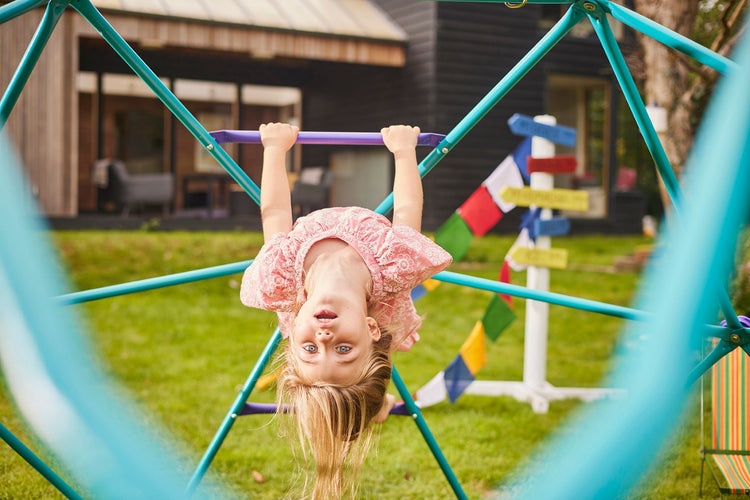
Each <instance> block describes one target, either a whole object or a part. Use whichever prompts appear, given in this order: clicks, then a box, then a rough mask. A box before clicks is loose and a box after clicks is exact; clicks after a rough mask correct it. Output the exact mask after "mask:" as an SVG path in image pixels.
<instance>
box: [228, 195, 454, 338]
mask: <svg viewBox="0 0 750 500" xmlns="http://www.w3.org/2000/svg"><path fill="white" fill-rule="evenodd" d="M328 238H336V239H339V240H341V241H343V242H345V243H346V244H348V245H349V246H351V247H352V248H353V249H354V250H356V252H357V253H358V254H359V255H360V256H361V257H362V260H363V261H364V262H365V264H366V265H367V268H368V269H369V270H370V274H371V275H372V295H371V299H370V311H371V314H372V317H373V318H375V320H376V321H377V322H378V325H379V326H380V327H381V328H384V329H386V330H387V331H388V332H390V333H391V335H392V336H393V343H392V346H393V347H397V348H398V349H399V350H402V351H406V350H408V349H410V348H411V346H412V345H414V342H416V341H417V340H419V336H418V335H417V330H418V329H419V327H420V326H421V325H422V320H421V318H420V317H419V315H418V314H417V311H416V309H415V308H414V304H413V302H412V300H411V296H410V292H411V289H412V288H414V287H415V286H417V285H419V284H420V283H422V282H423V281H425V280H426V279H428V278H430V277H431V276H433V275H435V274H437V273H438V272H440V271H442V270H444V269H445V268H446V267H448V265H449V264H450V263H451V256H450V254H449V253H448V252H446V251H445V250H443V249H442V248H441V247H440V246H439V245H437V244H436V243H434V242H433V241H431V240H430V239H429V238H427V237H425V236H424V235H422V234H421V233H419V232H418V231H415V230H414V229H412V228H410V227H408V226H404V225H396V226H393V225H392V224H391V222H390V221H389V220H388V219H387V218H386V217H384V216H382V215H380V214H377V213H375V212H373V211H371V210H367V209H365V208H359V207H347V208H344V207H336V208H326V209H323V210H318V211H316V212H313V213H311V214H310V215H308V216H306V217H301V218H299V219H298V220H297V222H296V223H295V224H294V227H293V228H292V230H291V231H290V232H288V233H277V234H275V235H274V236H273V237H271V239H270V240H269V241H267V242H266V243H265V244H264V245H263V248H261V250H260V252H259V253H258V256H257V257H256V258H255V260H254V261H253V263H252V264H251V265H250V266H249V267H248V268H247V269H246V270H245V274H244V276H243V278H242V288H241V290H240V299H241V300H242V303H243V304H245V305H246V306H249V307H257V308H259V309H266V310H269V311H275V312H276V313H278V316H279V327H280V329H281V333H282V335H283V337H284V338H287V337H288V336H289V333H290V332H291V326H292V321H293V320H294V317H295V315H296V313H297V311H298V310H299V308H300V307H301V306H302V304H303V302H304V297H305V292H304V286H303V284H304V283H303V280H304V276H303V265H304V263H305V257H306V256H307V253H308V252H309V250H310V248H311V247H312V246H313V245H314V244H315V243H317V242H319V241H322V240H324V239H328Z"/></svg>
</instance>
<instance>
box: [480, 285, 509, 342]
mask: <svg viewBox="0 0 750 500" xmlns="http://www.w3.org/2000/svg"><path fill="white" fill-rule="evenodd" d="M515 319H516V314H515V313H514V312H513V311H511V309H510V307H508V304H507V303H506V302H505V301H504V300H503V299H501V298H500V296H499V295H497V294H495V295H493V296H492V299H491V300H490V303H489V305H488V306H487V309H486V310H485V311H484V316H482V325H484V334H485V335H487V337H488V338H490V339H491V340H492V341H493V342H494V341H496V340H497V338H498V337H499V336H500V334H501V333H503V330H505V329H506V328H508V326H509V325H510V324H511V323H513V321H514V320H515Z"/></svg>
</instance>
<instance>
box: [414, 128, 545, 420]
mask: <svg viewBox="0 0 750 500" xmlns="http://www.w3.org/2000/svg"><path fill="white" fill-rule="evenodd" d="M530 154H531V138H529V137H527V138H525V139H524V140H523V141H522V142H521V144H520V145H519V146H518V147H517V148H516V150H515V151H514V152H513V153H512V154H510V155H508V156H507V157H506V158H505V159H504V160H503V161H502V162H501V163H500V164H499V165H498V166H497V167H496V168H495V170H494V171H493V172H492V174H490V176H489V177H487V179H485V181H484V182H483V183H482V185H481V186H480V187H479V188H477V189H476V191H474V193H472V194H471V196H469V198H467V199H466V201H465V202H464V203H463V204H462V205H461V206H460V207H459V208H458V209H457V210H456V211H455V212H454V213H453V214H452V215H451V216H450V218H448V220H447V221H446V222H445V223H444V224H443V225H442V226H441V227H440V228H439V229H438V230H437V231H436V232H435V242H436V243H437V244H438V245H440V246H441V247H443V248H444V249H445V250H446V251H447V252H448V253H450V254H451V256H452V257H453V260H454V262H455V261H458V260H460V259H461V258H463V256H464V255H465V254H466V251H467V250H468V249H469V245H470V243H471V239H472V238H473V237H474V236H480V237H481V236H484V235H485V234H486V233H487V232H488V231H489V230H490V229H492V228H493V227H494V226H495V224H497V223H498V222H499V221H500V220H501V219H502V217H503V213H506V212H509V211H510V210H513V208H515V204H513V203H507V202H505V201H504V200H503V199H502V198H501V197H500V190H501V189H502V188H503V187H506V186H510V187H523V185H524V179H526V180H527V181H528V173H527V171H526V159H527V157H528V156H529V155H530ZM534 218H535V214H533V213H532V214H530V215H528V216H527V219H528V220H526V225H527V226H528V225H529V224H531V225H533V221H534ZM529 231H530V229H527V228H525V227H523V228H522V230H521V234H519V237H518V238H517V239H516V242H515V243H514V244H513V246H512V247H511V250H512V249H513V248H514V247H516V246H524V247H528V246H533V243H532V241H531V239H530V238H529ZM509 253H510V251H509ZM511 268H513V269H514V270H518V271H521V270H523V269H525V268H526V267H525V266H520V265H519V264H517V263H514V262H513V261H512V259H510V258H509V257H508V256H506V257H505V260H504V262H503V266H502V268H501V269H500V277H499V280H500V281H501V282H502V283H510V269H511ZM439 284H440V282H439V281H437V280H433V279H430V280H427V281H425V282H424V283H422V284H420V285H418V286H417V287H415V288H414V289H412V291H411V297H412V300H417V299H418V298H420V297H423V296H424V295H425V294H427V292H428V291H432V290H434V289H435V288H436V287H437V286H438V285H439ZM512 307H513V301H512V299H511V297H510V296H509V295H506V294H499V293H498V294H493V296H492V299H491V300H490V302H489V304H488V305H487V309H486V310H485V312H484V315H483V316H482V319H481V320H480V321H477V322H476V324H475V325H474V328H473V329H472V331H471V333H470V334H469V336H468V337H467V338H466V340H465V341H464V343H463V345H462V346H461V348H460V349H459V353H458V356H456V358H455V359H454V360H453V361H452V362H451V363H450V365H448V366H447V367H446V368H445V370H443V371H441V372H440V373H438V374H437V375H435V377H433V378H432V380H430V381H429V382H428V383H427V384H425V385H424V386H423V387H422V388H421V389H419V390H418V391H417V393H416V402H417V405H419V407H420V408H426V407H428V406H432V405H434V404H437V403H440V402H441V401H444V400H445V399H446V397H448V398H449V399H450V401H451V403H455V401H456V400H457V399H458V398H459V397H460V396H461V394H462V393H463V392H464V391H465V390H466V388H467V387H468V386H469V385H470V384H471V383H472V382H473V381H474V376H475V375H476V374H477V373H478V372H479V370H481V369H482V368H483V367H484V366H485V365H486V364H487V352H486V346H485V337H487V338H489V339H490V340H492V341H493V342H494V341H495V340H497V339H498V337H499V336H500V334H501V333H502V332H503V331H504V330H505V329H506V328H507V327H508V326H509V325H510V324H511V323H512V322H513V321H514V320H515V319H516V315H515V313H514V312H513V311H512V310H511V308H512Z"/></svg>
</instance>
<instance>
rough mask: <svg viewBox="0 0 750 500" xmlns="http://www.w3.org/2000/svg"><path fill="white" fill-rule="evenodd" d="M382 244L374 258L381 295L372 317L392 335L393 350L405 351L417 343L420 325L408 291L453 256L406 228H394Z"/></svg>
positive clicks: (433, 273) (375, 298) (400, 226)
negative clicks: (377, 267) (379, 277)
mask: <svg viewBox="0 0 750 500" xmlns="http://www.w3.org/2000/svg"><path fill="white" fill-rule="evenodd" d="M382 243H383V244H381V245H379V248H380V251H379V252H378V254H377V255H376V261H377V263H378V266H379V267H380V271H381V273H380V274H381V279H382V285H381V287H380V293H381V296H380V297H373V300H374V301H375V302H376V305H375V306H374V308H373V311H372V314H373V317H375V319H376V320H377V321H378V324H380V325H384V326H385V327H386V328H387V329H388V330H389V332H390V333H391V334H392V335H393V344H392V350H396V349H397V350H400V351H407V350H409V349H411V347H412V346H413V345H414V343H415V342H416V341H418V340H419V335H418V334H417V330H419V328H420V327H421V326H422V318H421V317H420V316H419V315H418V314H417V311H416V309H415V307H414V303H413V302H412V300H411V289H412V288H414V287H415V286H417V285H419V284H421V283H422V282H424V281H426V280H427V279H429V278H430V277H432V276H434V275H435V274H437V273H439V272H440V271H443V270H444V269H445V268H447V267H448V266H449V265H450V263H451V261H452V257H451V255H450V254H449V253H448V252H446V251H445V250H443V248H442V247H440V246H439V245H437V244H436V243H435V242H433V241H431V240H430V239H429V238H427V237H426V236H424V235H422V234H421V233H419V232H417V231H415V230H414V229H412V228H410V227H408V226H402V225H397V226H393V228H392V230H391V231H389V232H388V235H387V236H386V239H385V241H383V242H382ZM378 302H379V303H378Z"/></svg>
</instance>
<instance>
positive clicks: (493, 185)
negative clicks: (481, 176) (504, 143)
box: [482, 155, 523, 213]
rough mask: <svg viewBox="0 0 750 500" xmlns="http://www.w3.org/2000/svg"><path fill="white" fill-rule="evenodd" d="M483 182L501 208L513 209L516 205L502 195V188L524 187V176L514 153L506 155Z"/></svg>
mask: <svg viewBox="0 0 750 500" xmlns="http://www.w3.org/2000/svg"><path fill="white" fill-rule="evenodd" d="M482 184H483V185H484V186H485V187H486V188H487V191H488V192H489V193H490V196H492V199H493V200H494V201H495V204H496V205H497V206H498V208H500V210H502V211H503V212H505V213H508V212H510V211H511V210H513V209H514V208H515V207H516V205H515V204H513V203H508V202H507V201H505V200H503V198H502V197H501V196H500V190H501V189H503V188H504V187H514V188H520V187H523V177H521V172H520V171H519V169H518V165H517V164H516V161H515V160H514V159H513V155H508V156H506V157H505V159H504V160H503V161H502V162H501V163H500V165H498V166H497V168H496V169H495V171H494V172H492V173H491V174H490V176H489V177H487V178H486V179H485V180H484V182H483V183H482Z"/></svg>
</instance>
